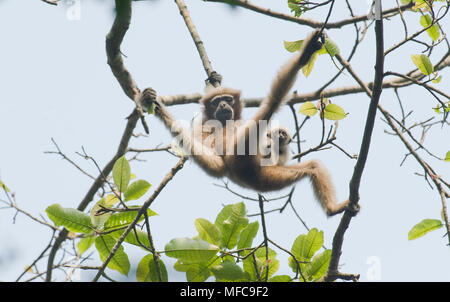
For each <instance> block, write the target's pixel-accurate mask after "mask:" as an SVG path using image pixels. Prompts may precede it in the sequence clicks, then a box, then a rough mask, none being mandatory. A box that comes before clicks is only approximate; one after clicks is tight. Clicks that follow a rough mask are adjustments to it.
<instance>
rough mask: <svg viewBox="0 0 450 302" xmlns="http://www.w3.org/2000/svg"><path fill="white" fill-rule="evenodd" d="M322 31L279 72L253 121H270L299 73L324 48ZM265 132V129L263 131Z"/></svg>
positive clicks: (311, 36) (314, 35)
mask: <svg viewBox="0 0 450 302" xmlns="http://www.w3.org/2000/svg"><path fill="white" fill-rule="evenodd" d="M319 33H320V31H319V30H317V29H316V30H315V31H313V32H312V33H311V34H310V35H309V36H308V37H307V38H306V39H305V40H304V41H303V44H302V47H301V49H300V51H299V52H298V53H297V54H296V55H295V56H294V57H292V58H291V59H290V60H289V61H288V62H287V63H286V64H285V65H284V66H283V67H282V68H281V70H280V71H279V72H278V74H277V76H276V78H275V80H274V81H273V83H272V87H271V89H270V92H269V94H268V96H267V97H266V99H265V100H264V101H263V102H262V103H261V106H260V107H259V110H258V112H257V113H256V115H255V116H254V117H253V120H254V121H255V122H256V123H258V121H260V120H267V121H268V120H270V118H271V117H272V115H273V114H274V113H275V112H276V111H277V110H278V108H279V107H280V105H281V102H282V101H283V99H284V98H285V97H286V95H287V94H288V92H289V90H290V89H291V88H292V86H293V85H294V83H295V80H296V78H297V73H298V71H299V70H300V69H301V68H302V67H303V66H305V65H306V64H307V63H308V61H309V59H311V56H312V55H313V54H314V52H316V51H317V50H319V49H320V48H321V47H322V43H321V42H320V38H321V37H320V34H319ZM262 130H264V129H262Z"/></svg>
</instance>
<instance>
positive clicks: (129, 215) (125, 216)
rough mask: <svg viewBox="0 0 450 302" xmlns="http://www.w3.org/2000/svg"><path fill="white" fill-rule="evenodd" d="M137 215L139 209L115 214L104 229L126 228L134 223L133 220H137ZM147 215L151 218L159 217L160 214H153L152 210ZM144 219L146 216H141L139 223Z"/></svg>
mask: <svg viewBox="0 0 450 302" xmlns="http://www.w3.org/2000/svg"><path fill="white" fill-rule="evenodd" d="M129 209H133V207H129ZM137 213H138V210H137V209H136V211H125V212H119V213H114V214H113V215H111V216H110V217H109V219H108V220H107V221H106V222H105V224H104V227H105V229H113V228H118V227H123V226H126V225H128V224H130V223H131V222H133V220H134V219H135V218H136V215H137ZM147 215H148V217H150V216H154V215H158V214H156V213H155V212H153V211H152V210H150V209H147ZM144 218H145V217H144V215H141V217H139V220H138V222H140V221H142V220H143V219H144Z"/></svg>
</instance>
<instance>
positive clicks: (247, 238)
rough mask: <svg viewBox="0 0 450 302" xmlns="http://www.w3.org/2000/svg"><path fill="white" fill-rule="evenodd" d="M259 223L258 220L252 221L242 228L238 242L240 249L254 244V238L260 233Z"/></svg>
mask: <svg viewBox="0 0 450 302" xmlns="http://www.w3.org/2000/svg"><path fill="white" fill-rule="evenodd" d="M258 229H259V223H258V221H255V222H252V223H250V224H249V225H247V226H246V227H245V229H243V230H242V232H241V234H240V235H239V241H238V244H237V248H238V249H244V248H249V247H251V246H252V244H253V239H255V237H256V234H257V233H258Z"/></svg>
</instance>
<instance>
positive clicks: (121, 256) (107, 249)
mask: <svg viewBox="0 0 450 302" xmlns="http://www.w3.org/2000/svg"><path fill="white" fill-rule="evenodd" d="M115 244H116V239H114V237H112V236H110V235H102V236H98V237H97V238H95V247H96V248H97V251H98V253H99V255H100V259H101V260H102V262H105V260H106V258H108V256H109V254H111V251H112V248H113V247H114V245H115ZM108 267H109V268H110V269H113V270H116V271H118V272H119V273H121V274H122V275H128V272H129V271H130V261H129V260H128V256H127V254H125V252H124V249H123V246H119V248H118V249H117V251H116V253H115V254H114V256H113V257H112V258H111V260H110V261H109V263H108Z"/></svg>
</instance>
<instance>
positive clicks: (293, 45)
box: [283, 40, 303, 52]
mask: <svg viewBox="0 0 450 302" xmlns="http://www.w3.org/2000/svg"><path fill="white" fill-rule="evenodd" d="M283 43H284V48H285V49H286V50H287V51H289V52H296V51H299V50H300V48H302V44H303V40H298V41H292V42H289V41H284V42H283Z"/></svg>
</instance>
